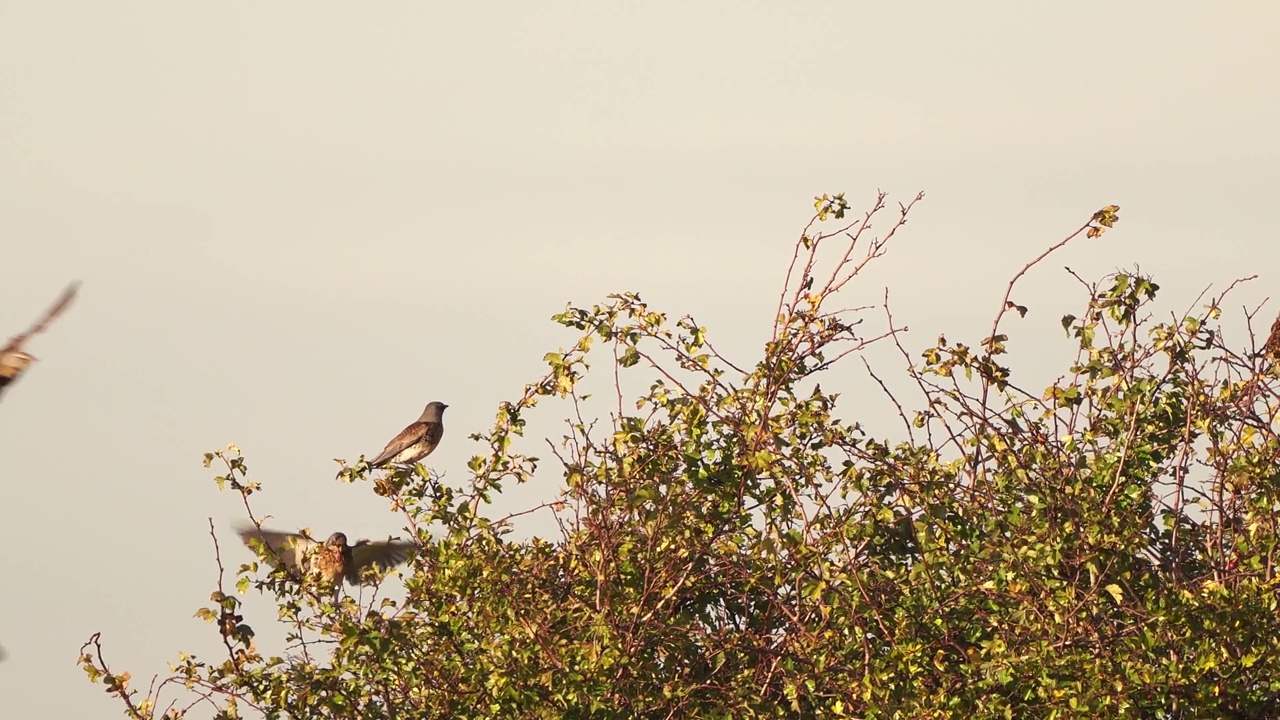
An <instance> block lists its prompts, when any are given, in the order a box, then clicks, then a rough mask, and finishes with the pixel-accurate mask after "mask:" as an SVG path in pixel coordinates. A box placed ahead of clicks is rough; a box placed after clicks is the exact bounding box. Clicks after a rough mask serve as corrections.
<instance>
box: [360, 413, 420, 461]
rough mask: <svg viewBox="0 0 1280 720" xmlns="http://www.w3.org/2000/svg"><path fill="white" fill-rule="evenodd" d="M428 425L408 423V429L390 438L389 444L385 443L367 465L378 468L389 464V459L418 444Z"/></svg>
mask: <svg viewBox="0 0 1280 720" xmlns="http://www.w3.org/2000/svg"><path fill="white" fill-rule="evenodd" d="M429 424H430V423H425V422H415V423H410V424H409V426H408V427H406V428H405V429H403V430H401V431H400V434H399V435H397V436H395V437H393V438H391V442H389V443H387V446H386V447H385V448H383V449H382V452H380V453H378V457H376V458H374V459H372V460H370V461H369V465H371V466H373V467H378V466H379V465H383V464H385V463H387V462H389V461H390V460H391V458H393V457H395V456H396V455H399V454H400V453H401V451H403V450H404V449H405V448H407V447H409V446H410V445H412V444H414V443H416V442H418V441H419V440H421V439H422V438H423V436H425V435H427V432H428V430H429V428H428V427H427V426H428V425H429Z"/></svg>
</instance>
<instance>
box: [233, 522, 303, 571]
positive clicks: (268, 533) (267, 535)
mask: <svg viewBox="0 0 1280 720" xmlns="http://www.w3.org/2000/svg"><path fill="white" fill-rule="evenodd" d="M236 532H237V533H238V534H239V535H240V540H241V541H243V542H244V544H245V545H249V547H250V548H252V547H253V546H252V545H250V544H249V543H250V541H251V540H257V541H258V542H260V543H262V544H263V545H264V546H266V547H267V548H268V551H267V552H266V553H265V557H264V559H265V560H266V561H267V562H269V563H271V565H273V566H275V567H280V566H281V565H284V566H285V567H287V568H291V569H295V570H302V569H303V568H302V562H303V560H304V559H305V558H306V557H307V555H308V554H309V553H310V552H311V550H312V549H313V548H315V547H316V546H317V545H319V544H320V543H319V542H316V541H315V540H313V539H311V538H309V537H307V536H306V535H301V534H299V533H290V532H280V531H278V530H266V529H261V528H257V527H254V526H252V525H248V526H242V527H240V528H239V529H237V530H236Z"/></svg>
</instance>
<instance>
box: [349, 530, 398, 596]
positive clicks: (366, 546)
mask: <svg viewBox="0 0 1280 720" xmlns="http://www.w3.org/2000/svg"><path fill="white" fill-rule="evenodd" d="M412 554H413V543H411V542H404V541H390V540H388V541H385V542H369V541H368V540H361V541H360V542H358V543H356V544H355V545H353V546H352V547H351V567H349V568H347V582H349V583H351V584H353V585H355V584H358V583H359V582H360V573H361V572H362V571H363V570H364V569H365V568H367V567H372V568H377V570H378V572H386V571H387V570H389V569H391V568H393V567H395V566H396V565H399V564H400V563H402V562H404V561H405V560H408V559H409V556H410V555H412Z"/></svg>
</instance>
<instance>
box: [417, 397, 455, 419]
mask: <svg viewBox="0 0 1280 720" xmlns="http://www.w3.org/2000/svg"><path fill="white" fill-rule="evenodd" d="M447 407H449V406H448V405H445V404H444V403H442V402H440V401H439V400H436V401H434V402H430V403H427V407H426V409H424V410H423V411H422V419H423V420H427V421H435V422H439V421H441V420H443V419H444V411H445V408H447Z"/></svg>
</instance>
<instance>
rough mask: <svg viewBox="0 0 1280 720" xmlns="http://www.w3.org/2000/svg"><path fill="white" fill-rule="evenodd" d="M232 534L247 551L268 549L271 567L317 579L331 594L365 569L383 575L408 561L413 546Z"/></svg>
mask: <svg viewBox="0 0 1280 720" xmlns="http://www.w3.org/2000/svg"><path fill="white" fill-rule="evenodd" d="M236 532H237V534H239V535H240V539H241V540H242V541H243V542H244V544H245V545H248V546H249V547H250V548H252V547H253V546H252V545H251V544H250V542H251V541H253V540H257V541H259V542H261V543H262V544H263V545H265V546H266V547H267V548H268V549H269V550H268V552H267V553H266V559H267V561H268V562H270V563H271V564H272V565H274V566H276V567H280V565H284V566H285V567H286V568H289V569H291V570H297V571H299V572H301V573H303V574H304V575H306V576H311V577H319V579H320V580H322V581H323V582H325V583H326V584H328V585H330V586H332V587H333V589H334V591H335V592H336V591H337V590H338V588H339V587H341V585H342V581H343V580H344V579H345V580H346V581H347V582H349V583H351V584H352V585H358V584H359V583H360V581H361V577H360V574H361V572H362V571H363V570H364V569H365V568H367V567H375V568H377V569H378V570H380V571H383V572H385V571H386V570H388V569H390V568H392V567H395V566H396V565H399V564H400V563H402V562H404V561H405V560H408V559H409V555H410V554H411V553H412V552H413V547H414V546H413V543H410V542H404V541H393V540H387V541H376V542H370V541H368V540H360V541H357V542H356V544H355V545H348V544H347V536H346V535H344V534H343V533H340V532H336V533H334V534H332V535H330V536H329V539H328V540H325V541H324V542H319V541H317V540H315V539H313V538H310V537H308V536H306V535H302V534H300V533H290V532H279V531H276V530H267V529H265V528H264V529H259V528H257V527H255V526H253V525H242V526H240V527H238V528H237V529H236Z"/></svg>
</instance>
